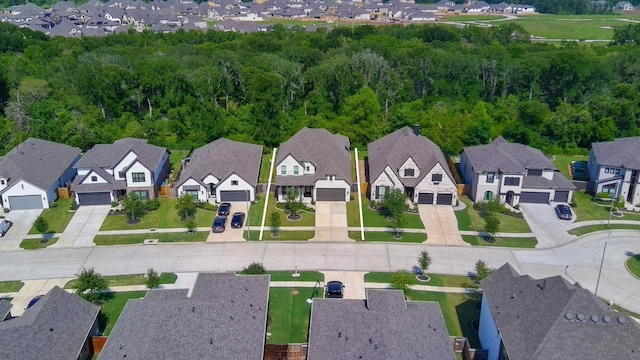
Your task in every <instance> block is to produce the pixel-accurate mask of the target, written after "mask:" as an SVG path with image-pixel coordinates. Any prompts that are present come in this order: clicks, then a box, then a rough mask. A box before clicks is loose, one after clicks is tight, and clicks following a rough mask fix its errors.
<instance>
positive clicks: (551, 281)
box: [478, 264, 640, 360]
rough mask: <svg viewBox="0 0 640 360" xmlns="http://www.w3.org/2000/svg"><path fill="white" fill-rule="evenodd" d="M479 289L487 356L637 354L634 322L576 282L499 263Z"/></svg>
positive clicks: (519, 359)
mask: <svg viewBox="0 0 640 360" xmlns="http://www.w3.org/2000/svg"><path fill="white" fill-rule="evenodd" d="M482 289H483V295H482V307H481V310H480V326H479V330H478V335H479V337H480V342H481V343H482V346H483V348H484V349H486V350H488V360H501V359H510V360H543V359H544V360H548V359H611V360H614V359H616V360H617V359H628V360H631V359H640V325H639V324H638V323H637V322H636V321H635V320H633V319H632V318H630V317H628V316H627V315H624V314H621V313H619V312H617V311H614V310H612V309H610V308H609V307H607V306H605V303H604V302H603V301H602V300H601V299H599V298H598V297H597V296H595V295H594V294H592V293H591V292H589V291H588V290H586V289H584V288H582V287H581V286H580V285H579V284H577V283H576V284H571V283H569V282H568V281H566V280H565V279H563V278H562V277H561V276H553V277H549V278H544V279H539V280H537V279H533V278H531V277H529V276H526V275H525V276H521V275H520V274H518V273H517V272H516V270H515V269H513V268H512V267H511V266H510V265H509V264H505V265H503V266H502V267H500V268H499V269H498V270H496V271H495V272H494V273H493V274H492V275H491V276H489V277H488V278H486V279H485V280H484V281H483V282H482Z"/></svg>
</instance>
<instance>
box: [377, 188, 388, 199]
mask: <svg viewBox="0 0 640 360" xmlns="http://www.w3.org/2000/svg"><path fill="white" fill-rule="evenodd" d="M387 191H389V187H388V186H376V198H377V199H378V200H382V199H384V194H386V193H387Z"/></svg>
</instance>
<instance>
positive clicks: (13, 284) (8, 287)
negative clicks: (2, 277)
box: [0, 281, 24, 294]
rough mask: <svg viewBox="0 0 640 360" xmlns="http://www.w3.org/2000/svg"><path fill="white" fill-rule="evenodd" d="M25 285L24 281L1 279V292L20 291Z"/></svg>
mask: <svg viewBox="0 0 640 360" xmlns="http://www.w3.org/2000/svg"><path fill="white" fill-rule="evenodd" d="M23 286H24V283H23V282H22V281H0V294H4V293H12V292H18V291H20V289H22V287H23Z"/></svg>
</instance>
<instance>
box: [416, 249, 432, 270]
mask: <svg viewBox="0 0 640 360" xmlns="http://www.w3.org/2000/svg"><path fill="white" fill-rule="evenodd" d="M431 261H432V260H431V255H429V253H428V252H427V251H426V250H425V251H422V252H420V256H418V265H420V268H421V269H422V272H423V273H426V272H427V271H429V266H431Z"/></svg>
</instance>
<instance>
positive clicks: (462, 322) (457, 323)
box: [407, 290, 482, 349]
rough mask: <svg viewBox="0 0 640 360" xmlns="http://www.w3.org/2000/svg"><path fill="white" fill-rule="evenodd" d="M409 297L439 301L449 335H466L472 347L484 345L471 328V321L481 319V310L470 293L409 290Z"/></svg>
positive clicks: (477, 347) (411, 298)
mask: <svg viewBox="0 0 640 360" xmlns="http://www.w3.org/2000/svg"><path fill="white" fill-rule="evenodd" d="M407 297H408V298H409V299H410V300H418V301H437V302H438V303H439V304H440V309H441V310H442V315H443V317H444V322H445V324H446V325H447V330H448V331H449V335H451V336H465V337H467V339H469V343H470V344H471V347H472V348H476V349H480V348H481V347H482V346H481V345H480V340H479V339H478V335H477V334H476V333H475V332H473V330H472V328H471V321H472V320H474V319H480V312H479V311H478V310H477V309H476V301H475V300H474V299H472V298H471V297H470V296H469V295H467V294H453V293H437V292H429V291H414V290H409V291H408V292H407Z"/></svg>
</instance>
